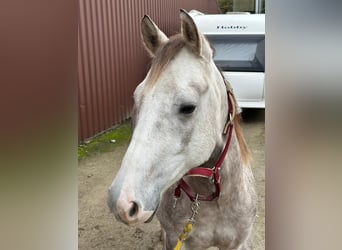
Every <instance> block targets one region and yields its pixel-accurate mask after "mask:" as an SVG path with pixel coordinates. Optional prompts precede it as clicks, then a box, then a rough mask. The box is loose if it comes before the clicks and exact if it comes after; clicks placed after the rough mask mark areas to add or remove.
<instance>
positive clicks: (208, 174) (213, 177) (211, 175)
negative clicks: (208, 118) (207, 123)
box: [174, 81, 235, 201]
mask: <svg viewBox="0 0 342 250" xmlns="http://www.w3.org/2000/svg"><path fill="white" fill-rule="evenodd" d="M225 84H226V86H227V96H228V117H227V122H226V124H225V126H224V129H223V135H227V134H228V137H227V141H226V144H225V146H224V149H223V151H222V152H221V155H220V157H219V159H218V160H217V162H216V164H215V165H214V167H213V168H203V167H197V168H192V169H191V170H190V171H189V172H187V173H186V174H185V175H184V177H185V176H197V177H204V178H208V179H209V180H210V181H212V183H213V184H214V185H215V192H213V193H211V194H210V195H207V196H205V195H200V194H196V193H195V192H194V191H193V190H192V188H191V187H190V186H189V184H188V183H187V182H186V181H185V180H184V179H183V178H182V179H180V180H179V182H178V186H177V187H176V189H175V192H174V196H175V198H179V197H180V195H181V190H183V191H184V192H185V194H186V195H187V196H188V197H189V199H190V200H191V201H195V200H196V197H197V200H198V201H212V200H214V199H215V198H217V197H219V196H220V192H221V177H220V170H221V165H222V163H223V161H224V159H225V157H226V155H227V152H228V148H229V145H230V141H231V139H232V133H233V119H234V116H235V106H234V96H233V93H232V90H231V88H230V86H229V83H227V82H226V81H225Z"/></svg>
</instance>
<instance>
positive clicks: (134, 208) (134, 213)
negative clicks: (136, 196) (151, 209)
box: [129, 201, 139, 217]
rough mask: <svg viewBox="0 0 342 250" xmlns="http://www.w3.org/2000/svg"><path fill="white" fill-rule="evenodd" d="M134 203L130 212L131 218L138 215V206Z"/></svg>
mask: <svg viewBox="0 0 342 250" xmlns="http://www.w3.org/2000/svg"><path fill="white" fill-rule="evenodd" d="M132 203H133V206H132V207H131V209H130V210H129V216H130V217H133V216H134V215H136V214H137V213H138V210H139V207H138V204H137V203H136V202H134V201H133V202H132Z"/></svg>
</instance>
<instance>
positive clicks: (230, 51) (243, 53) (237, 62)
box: [207, 35, 265, 72]
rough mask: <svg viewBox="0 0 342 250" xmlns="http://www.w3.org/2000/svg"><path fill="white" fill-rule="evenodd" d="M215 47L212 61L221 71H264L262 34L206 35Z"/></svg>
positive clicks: (263, 37) (263, 39)
mask: <svg viewBox="0 0 342 250" xmlns="http://www.w3.org/2000/svg"><path fill="white" fill-rule="evenodd" d="M207 37H208V39H209V41H210V42H211V44H212V46H213V47H214V49H215V55H214V61H215V63H216V65H217V66H218V67H220V68H221V70H223V71H253V72H264V71H265V36H264V35H234V36H232V35H220V36H207Z"/></svg>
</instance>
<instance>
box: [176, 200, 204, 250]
mask: <svg viewBox="0 0 342 250" xmlns="http://www.w3.org/2000/svg"><path fill="white" fill-rule="evenodd" d="M199 204H200V203H199V202H198V194H197V195H196V199H195V201H194V202H193V203H192V205H191V211H192V214H191V217H190V218H189V219H188V222H187V223H186V224H185V226H184V228H183V232H182V233H181V234H180V235H179V236H178V240H177V244H176V246H175V248H174V249H173V250H181V248H182V245H183V241H185V240H186V238H188V236H189V234H190V232H191V230H192V225H193V224H194V222H195V215H196V214H197V213H198V211H197V210H198V208H199ZM175 206H176V203H175ZM175 206H174V207H175Z"/></svg>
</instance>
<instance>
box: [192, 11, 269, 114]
mask: <svg viewBox="0 0 342 250" xmlns="http://www.w3.org/2000/svg"><path fill="white" fill-rule="evenodd" d="M189 14H190V15H191V16H192V18H193V19H194V21H195V23H196V25H197V26H198V28H199V30H200V31H201V32H202V33H203V34H204V35H205V36H206V37H207V38H208V40H209V41H210V42H211V44H212V45H213V47H214V48H215V51H216V52H215V56H214V61H215V63H216V65H217V66H218V67H219V68H220V69H221V70H222V72H223V75H224V77H225V78H226V79H227V80H228V81H229V82H230V83H231V85H232V87H233V89H234V94H235V96H236V99H237V101H238V103H239V106H240V107H241V108H265V95H264V93H265V14H249V13H232V14H229V13H228V14H215V15H205V14H203V13H201V12H198V11H196V10H192V11H190V13H189Z"/></svg>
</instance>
